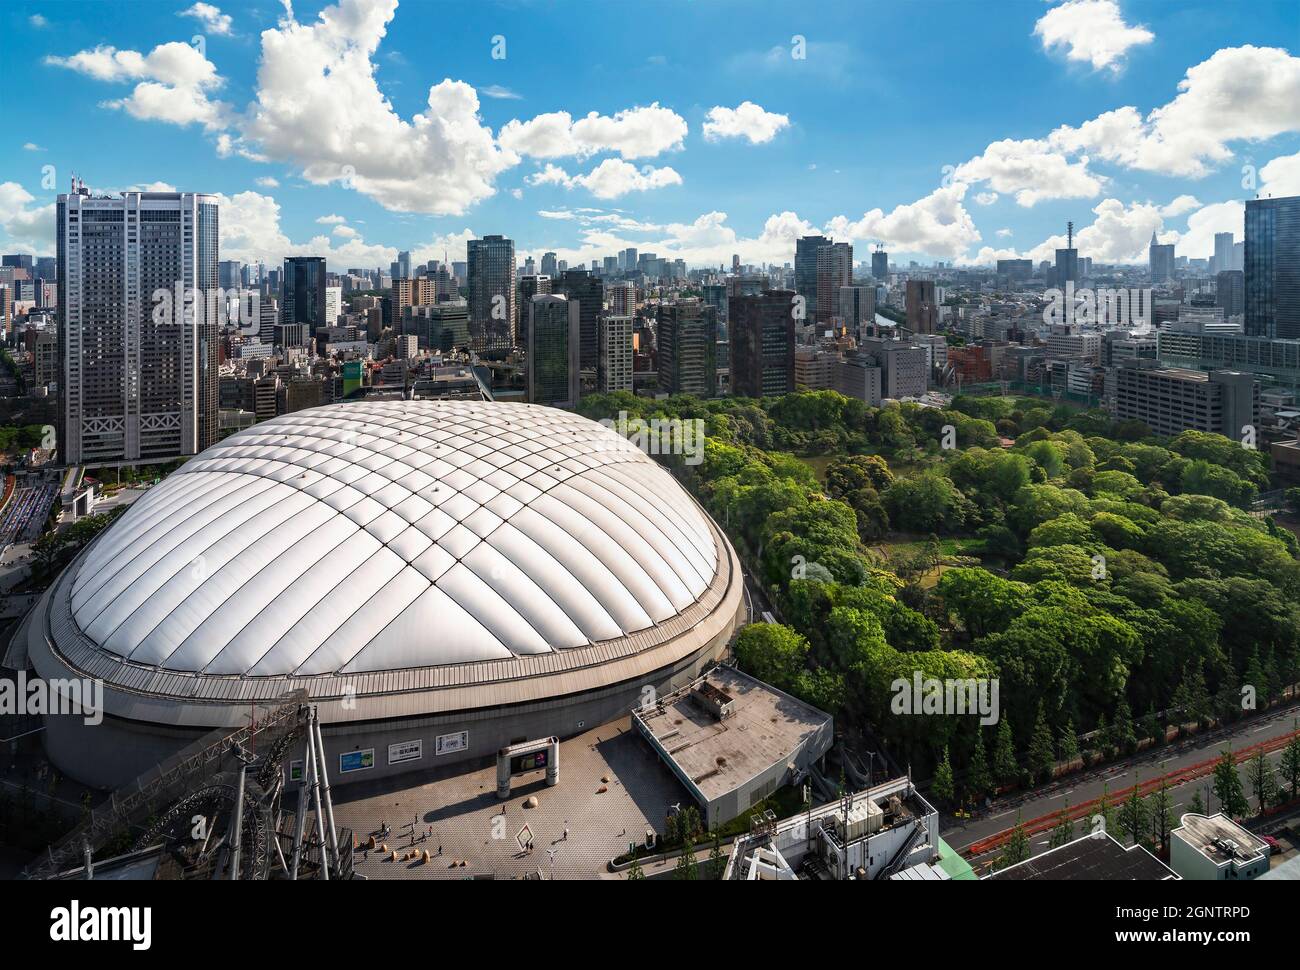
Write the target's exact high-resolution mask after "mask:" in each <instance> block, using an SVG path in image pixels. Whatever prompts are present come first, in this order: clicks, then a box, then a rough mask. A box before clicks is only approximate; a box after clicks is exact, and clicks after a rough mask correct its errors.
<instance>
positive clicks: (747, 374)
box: [727, 247, 830, 397]
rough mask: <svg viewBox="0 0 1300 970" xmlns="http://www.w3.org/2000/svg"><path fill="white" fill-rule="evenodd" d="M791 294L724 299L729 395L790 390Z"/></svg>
mask: <svg viewBox="0 0 1300 970" xmlns="http://www.w3.org/2000/svg"><path fill="white" fill-rule="evenodd" d="M826 248H829V247H826ZM795 296H796V294H795V292H794V291H793V290H766V291H764V292H763V293H761V294H759V295H757V296H738V297H736V298H735V299H734V300H728V304H727V312H728V314H729V317H730V323H729V324H728V328H727V333H728V337H729V340H730V347H731V393H732V396H734V397H773V396H776V395H779V394H788V393H790V392H791V391H793V390H794V331H795V317H794V307H795ZM829 302H830V298H829V297H827V303H829Z"/></svg>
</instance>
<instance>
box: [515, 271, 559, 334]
mask: <svg viewBox="0 0 1300 970" xmlns="http://www.w3.org/2000/svg"><path fill="white" fill-rule="evenodd" d="M550 292H551V278H550V277H549V276H540V275H538V274H533V275H531V276H527V275H526V276H521V277H519V298H518V299H517V300H516V301H515V306H516V307H517V308H518V311H519V322H518V325H517V326H516V327H515V339H516V340H518V341H519V346H521V347H527V346H528V316H529V308H530V306H531V304H532V302H533V297H535V296H545V295H546V294H547V293H550Z"/></svg>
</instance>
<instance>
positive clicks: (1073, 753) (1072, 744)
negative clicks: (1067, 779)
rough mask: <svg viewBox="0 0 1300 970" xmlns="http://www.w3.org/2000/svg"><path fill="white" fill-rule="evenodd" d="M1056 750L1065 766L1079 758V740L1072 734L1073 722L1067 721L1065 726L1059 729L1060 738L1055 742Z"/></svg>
mask: <svg viewBox="0 0 1300 970" xmlns="http://www.w3.org/2000/svg"><path fill="white" fill-rule="evenodd" d="M1056 750H1057V751H1058V752H1059V753H1060V757H1061V760H1062V761H1064V762H1065V763H1066V764H1069V763H1070V762H1072V761H1074V760H1075V759H1076V758H1078V757H1079V738H1078V736H1077V735H1076V734H1075V733H1074V722H1073V721H1071V720H1067V721H1066V722H1065V726H1064V727H1062V728H1061V737H1060V739H1059V740H1058V741H1057V742H1056Z"/></svg>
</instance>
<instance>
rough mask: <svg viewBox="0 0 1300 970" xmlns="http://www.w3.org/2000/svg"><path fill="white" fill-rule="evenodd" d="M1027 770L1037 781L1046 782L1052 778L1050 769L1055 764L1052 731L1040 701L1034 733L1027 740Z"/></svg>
mask: <svg viewBox="0 0 1300 970" xmlns="http://www.w3.org/2000/svg"><path fill="white" fill-rule="evenodd" d="M1028 756H1029V770H1030V772H1032V773H1033V776H1034V778H1035V779H1036V780H1038V781H1047V780H1048V779H1050V778H1051V777H1052V768H1053V766H1054V765H1055V764H1056V754H1055V746H1054V745H1053V744H1052V729H1051V728H1050V727H1049V726H1048V724H1047V713H1046V711H1044V709H1043V704H1042V702H1041V701H1040V702H1039V704H1038V718H1037V720H1036V721H1035V722H1034V733H1033V736H1032V737H1031V738H1030V740H1029V752H1028Z"/></svg>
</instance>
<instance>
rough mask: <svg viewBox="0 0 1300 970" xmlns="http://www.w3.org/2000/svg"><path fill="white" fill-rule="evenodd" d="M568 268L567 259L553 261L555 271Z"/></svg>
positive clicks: (560, 271)
mask: <svg viewBox="0 0 1300 970" xmlns="http://www.w3.org/2000/svg"><path fill="white" fill-rule="evenodd" d="M568 268H569V261H568V260H567V259H561V260H557V261H556V263H555V272H556V273H563V272H564V271H565V270H566V269H568Z"/></svg>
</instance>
